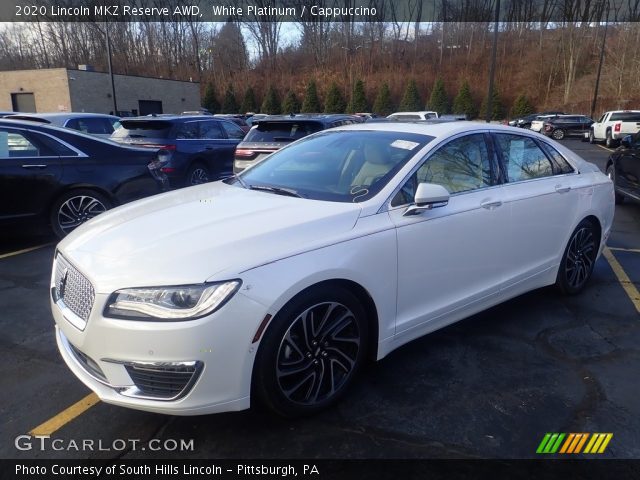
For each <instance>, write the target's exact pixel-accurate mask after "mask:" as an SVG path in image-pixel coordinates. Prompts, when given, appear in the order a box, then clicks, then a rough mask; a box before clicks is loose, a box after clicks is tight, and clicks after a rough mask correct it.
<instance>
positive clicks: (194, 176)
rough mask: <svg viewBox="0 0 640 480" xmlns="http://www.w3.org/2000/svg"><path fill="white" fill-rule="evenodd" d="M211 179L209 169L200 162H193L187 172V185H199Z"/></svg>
mask: <svg viewBox="0 0 640 480" xmlns="http://www.w3.org/2000/svg"><path fill="white" fill-rule="evenodd" d="M209 181H211V173H210V172H209V169H208V168H207V167H205V166H204V165H203V164H201V163H194V164H193V165H191V168H189V171H188V172H187V186H188V187H190V186H192V185H200V184H202V183H207V182H209Z"/></svg>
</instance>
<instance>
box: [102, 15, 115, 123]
mask: <svg viewBox="0 0 640 480" xmlns="http://www.w3.org/2000/svg"><path fill="white" fill-rule="evenodd" d="M104 33H105V37H106V39H107V65H108V67H109V78H110V79H111V96H112V98H113V114H114V115H116V116H118V102H117V100H116V84H115V82H114V81H113V69H112V67H111V41H110V40H109V27H108V25H107V22H104Z"/></svg>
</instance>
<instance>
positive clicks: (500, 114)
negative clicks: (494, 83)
mask: <svg viewBox="0 0 640 480" xmlns="http://www.w3.org/2000/svg"><path fill="white" fill-rule="evenodd" d="M480 116H481V117H482V118H483V119H484V118H487V98H486V97H485V98H484V100H482V105H481V106H480ZM503 118H504V109H503V107H502V100H501V99H500V94H499V93H498V89H497V88H496V87H493V94H492V96H491V120H502V119H503Z"/></svg>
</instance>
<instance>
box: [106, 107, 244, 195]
mask: <svg viewBox="0 0 640 480" xmlns="http://www.w3.org/2000/svg"><path fill="white" fill-rule="evenodd" d="M243 138H244V132H243V131H242V129H241V128H240V127H238V126H237V125H236V124H235V123H233V122H231V121H229V120H225V119H223V118H213V117H212V116H206V115H193V116H187V115H163V116H157V117H154V116H150V117H149V116H147V117H135V118H127V119H123V120H122V122H121V127H120V128H119V129H118V130H116V131H115V132H114V134H113V136H112V137H111V139H112V140H114V141H116V142H120V143H126V144H129V145H136V146H145V147H153V148H163V149H164V150H167V151H169V152H170V153H171V155H170V156H169V160H168V161H167V163H166V164H165V165H163V167H162V168H161V171H162V172H163V173H165V174H166V175H167V177H168V179H169V186H170V187H171V188H180V187H183V186H190V185H198V184H200V183H205V182H209V181H212V180H218V179H220V178H224V177H227V176H230V175H231V174H232V170H233V152H234V151H235V149H236V146H237V145H238V143H239V142H240V140H242V139H243Z"/></svg>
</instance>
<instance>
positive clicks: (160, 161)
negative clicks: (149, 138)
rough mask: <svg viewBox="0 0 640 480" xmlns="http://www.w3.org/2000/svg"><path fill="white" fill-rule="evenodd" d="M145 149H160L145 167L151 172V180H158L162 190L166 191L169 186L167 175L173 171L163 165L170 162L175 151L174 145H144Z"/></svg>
mask: <svg viewBox="0 0 640 480" xmlns="http://www.w3.org/2000/svg"><path fill="white" fill-rule="evenodd" d="M144 146H145V147H154V148H158V147H161V148H160V150H158V151H157V152H156V155H155V158H154V159H153V160H152V161H151V162H149V165H147V167H148V168H149V171H150V172H151V175H152V176H153V178H155V179H156V180H158V181H159V182H160V183H161V184H162V189H163V190H167V189H168V186H169V178H168V177H167V173H171V172H173V171H174V170H175V169H174V168H172V167H166V166H165V165H166V164H167V163H169V161H170V160H171V156H172V153H173V151H175V149H176V146H175V145H150V144H148V145H144Z"/></svg>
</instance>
